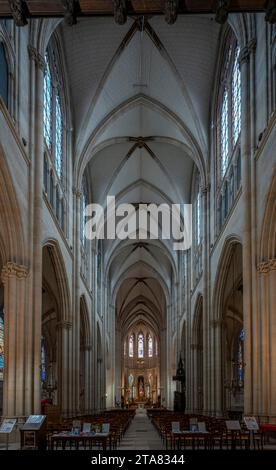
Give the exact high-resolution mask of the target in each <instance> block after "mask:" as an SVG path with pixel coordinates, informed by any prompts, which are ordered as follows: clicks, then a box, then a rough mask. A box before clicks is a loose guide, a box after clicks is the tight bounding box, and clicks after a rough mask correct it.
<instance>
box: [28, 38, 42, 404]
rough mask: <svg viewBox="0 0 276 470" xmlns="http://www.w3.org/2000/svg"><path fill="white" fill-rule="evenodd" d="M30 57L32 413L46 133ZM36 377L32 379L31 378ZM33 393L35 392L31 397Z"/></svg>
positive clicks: (33, 55) (33, 54)
mask: <svg viewBox="0 0 276 470" xmlns="http://www.w3.org/2000/svg"><path fill="white" fill-rule="evenodd" d="M28 50H29V57H30V60H31V64H34V67H32V69H31V79H32V85H33V86H32V88H33V94H32V96H31V104H32V111H33V114H32V119H33V120H32V123H33V129H32V130H33V135H32V143H33V145H32V151H31V157H32V190H33V195H32V196H33V197H32V204H33V206H32V207H33V220H32V228H33V232H32V234H30V243H31V242H32V246H33V251H32V254H31V259H32V273H31V274H32V283H33V284H32V291H31V292H30V295H31V297H32V301H33V318H32V320H30V324H29V327H30V334H31V337H32V338H33V342H32V341H30V340H29V342H28V346H27V349H28V352H27V355H28V356H32V358H33V366H32V368H31V370H29V371H28V379H29V383H28V385H27V387H26V390H27V395H28V396H29V400H30V399H31V397H32V400H33V403H31V402H30V403H29V407H30V412H35V413H39V412H40V394H41V381H40V363H41V324H42V321H41V320H42V225H41V213H42V191H43V153H44V135H43V134H44V133H43V85H44V68H45V63H44V58H43V57H42V56H41V55H40V54H39V52H38V51H37V50H36V49H35V48H34V47H32V46H29V48H28ZM31 376H32V377H31ZM29 387H30V388H29ZM30 390H33V394H31V392H30Z"/></svg>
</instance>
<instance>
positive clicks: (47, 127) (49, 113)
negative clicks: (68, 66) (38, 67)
mask: <svg viewBox="0 0 276 470" xmlns="http://www.w3.org/2000/svg"><path fill="white" fill-rule="evenodd" d="M52 86H53V85H52V76H51V71H50V66H49V58H48V54H46V55H45V73H44V139H45V142H46V144H47V146H48V148H49V150H50V149H51V148H52V117H53V110H52Z"/></svg>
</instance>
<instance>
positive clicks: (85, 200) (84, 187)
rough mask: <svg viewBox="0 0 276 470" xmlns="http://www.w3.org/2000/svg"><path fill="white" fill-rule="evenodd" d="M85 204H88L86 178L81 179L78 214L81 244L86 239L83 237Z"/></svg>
mask: <svg viewBox="0 0 276 470" xmlns="http://www.w3.org/2000/svg"><path fill="white" fill-rule="evenodd" d="M87 204H88V190H87V184H86V180H83V184H82V197H81V208H80V216H81V227H80V229H81V230H80V238H81V242H82V244H83V245H84V243H85V239H86V238H85V221H86V216H85V209H86V206H87Z"/></svg>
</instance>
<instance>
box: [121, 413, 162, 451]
mask: <svg viewBox="0 0 276 470" xmlns="http://www.w3.org/2000/svg"><path fill="white" fill-rule="evenodd" d="M119 449H120V450H161V449H164V447H163V445H162V441H161V438H160V436H159V434H158V432H157V431H156V429H155V427H154V426H153V425H152V423H151V421H150V420H149V418H148V417H147V412H146V410H145V409H143V408H138V409H137V410H136V414H135V416H134V418H133V420H132V422H131V424H130V426H129V428H128V430H127V432H126V433H125V435H124V437H123V439H122V441H121V444H120V446H119Z"/></svg>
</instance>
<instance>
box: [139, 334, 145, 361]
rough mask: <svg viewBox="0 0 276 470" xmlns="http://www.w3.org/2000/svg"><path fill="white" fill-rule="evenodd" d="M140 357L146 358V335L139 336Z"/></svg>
mask: <svg viewBox="0 0 276 470" xmlns="http://www.w3.org/2000/svg"><path fill="white" fill-rule="evenodd" d="M138 357H144V335H143V333H139V335H138Z"/></svg>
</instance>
